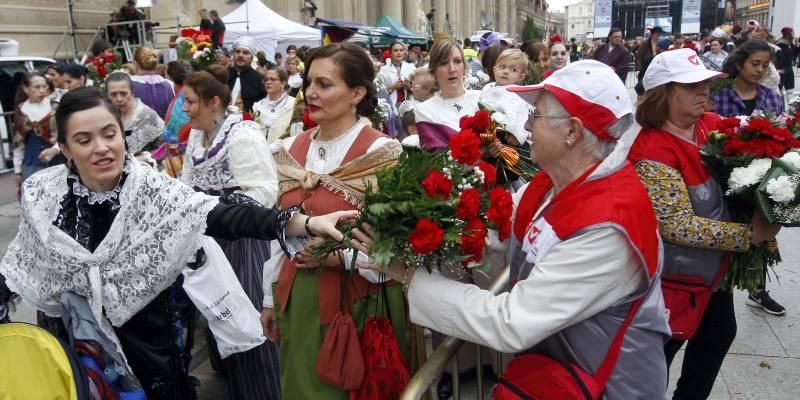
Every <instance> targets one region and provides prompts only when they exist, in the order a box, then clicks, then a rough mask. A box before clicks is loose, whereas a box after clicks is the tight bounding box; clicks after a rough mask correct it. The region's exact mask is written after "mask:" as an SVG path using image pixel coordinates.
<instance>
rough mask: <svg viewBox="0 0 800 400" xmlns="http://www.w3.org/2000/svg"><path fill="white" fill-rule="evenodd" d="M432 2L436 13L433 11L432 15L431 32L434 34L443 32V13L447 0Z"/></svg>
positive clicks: (445, 9)
mask: <svg viewBox="0 0 800 400" xmlns="http://www.w3.org/2000/svg"><path fill="white" fill-rule="evenodd" d="M432 3H433V6H434V7H436V13H434V17H433V21H434V27H433V29H434V31H433V34H434V35H435V34H436V32H444V28H445V26H444V23H445V20H444V14H445V13H446V12H447V0H433V1H432Z"/></svg>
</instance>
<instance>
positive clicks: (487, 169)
mask: <svg viewBox="0 0 800 400" xmlns="http://www.w3.org/2000/svg"><path fill="white" fill-rule="evenodd" d="M478 168H480V169H481V171H483V188H484V189H490V188H493V187H494V185H495V184H497V168H495V167H494V165H492V164H489V163H487V162H486V161H481V162H479V163H478Z"/></svg>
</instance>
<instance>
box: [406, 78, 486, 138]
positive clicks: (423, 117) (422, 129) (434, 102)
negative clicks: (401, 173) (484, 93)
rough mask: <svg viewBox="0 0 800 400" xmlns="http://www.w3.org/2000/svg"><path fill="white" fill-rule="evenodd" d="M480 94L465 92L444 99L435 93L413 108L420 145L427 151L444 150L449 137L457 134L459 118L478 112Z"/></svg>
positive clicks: (438, 93)
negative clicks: (458, 95)
mask: <svg viewBox="0 0 800 400" xmlns="http://www.w3.org/2000/svg"><path fill="white" fill-rule="evenodd" d="M480 95H481V92H480V91H478V90H467V91H466V93H464V95H462V96H460V97H455V98H452V99H445V98H443V97H442V96H441V93H440V92H436V94H434V95H433V97H431V98H430V99H428V100H425V101H424V102H422V103H421V104H418V105H417V106H416V107H415V108H414V117H415V121H416V124H417V134H418V135H419V141H420V144H421V145H422V147H423V148H424V149H427V150H431V151H433V150H438V149H442V148H446V147H447V146H448V144H449V142H450V136H452V135H455V134H456V133H458V131H459V130H460V129H459V121H460V120H461V117H463V116H467V115H472V114H475V113H476V112H478V101H479V98H480Z"/></svg>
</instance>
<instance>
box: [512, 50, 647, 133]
mask: <svg viewBox="0 0 800 400" xmlns="http://www.w3.org/2000/svg"><path fill="white" fill-rule="evenodd" d="M508 90H509V91H511V92H515V93H517V94H518V95H519V96H520V97H522V98H523V99H524V100H525V101H527V102H528V103H530V104H533V103H534V102H535V101H536V98H537V97H538V96H539V93H541V92H542V90H546V91H547V92H548V93H550V94H552V95H553V96H554V97H555V98H556V99H557V100H558V101H559V102H560V103H561V105H562V106H564V108H565V109H566V110H567V112H568V113H569V114H570V115H572V116H573V117H577V118H579V119H580V120H581V121H582V122H583V126H585V127H586V128H587V129H588V130H590V131H591V132H592V133H594V134H595V136H597V138H598V139H600V140H603V141H615V140H617V138H614V137H612V136H611V135H610V134H609V133H608V131H607V129H608V127H609V126H611V124H613V123H614V122H616V121H617V120H618V119H621V118H622V117H624V116H625V115H632V114H633V103H631V98H630V96H629V95H628V90H627V89H626V88H625V85H624V84H623V83H622V81H621V80H620V79H619V77H618V76H617V75H616V74H615V73H614V70H613V69H611V68H610V67H609V66H608V65H605V64H603V63H601V62H599V61H595V60H583V61H578V62H574V63H571V64H569V65H567V66H566V67H564V68H561V69H559V70H557V71H555V72H554V73H553V74H552V75H550V76H549V77H547V79H545V80H544V81H542V83H540V84H538V85H531V86H512V87H510V88H508Z"/></svg>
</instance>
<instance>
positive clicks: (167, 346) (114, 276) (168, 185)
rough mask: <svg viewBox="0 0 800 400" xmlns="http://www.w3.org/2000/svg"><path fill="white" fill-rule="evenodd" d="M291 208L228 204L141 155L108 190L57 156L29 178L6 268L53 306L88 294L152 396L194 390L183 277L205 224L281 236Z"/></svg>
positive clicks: (208, 228)
mask: <svg viewBox="0 0 800 400" xmlns="http://www.w3.org/2000/svg"><path fill="white" fill-rule="evenodd" d="M295 211H296V209H295ZM289 218H291V215H287V213H286V212H279V211H277V210H274V209H266V208H262V207H251V206H243V205H228V204H223V203H221V202H220V201H219V199H218V198H216V197H211V196H207V195H204V194H202V193H197V192H195V191H193V190H191V188H189V187H187V186H186V185H184V184H182V183H180V182H178V181H176V180H174V179H172V178H169V177H167V176H166V175H164V174H161V173H158V172H157V171H155V170H153V169H151V168H148V167H146V166H143V165H141V164H140V163H139V162H136V161H134V160H133V159H132V158H129V159H127V160H126V161H125V167H124V170H123V174H122V176H121V178H120V181H119V183H118V185H117V187H115V188H114V189H113V190H110V191H108V192H102V193H100V192H90V191H89V190H88V189H87V188H86V187H85V186H83V184H81V182H80V178H79V177H78V176H77V175H76V174H75V173H74V172H72V171H70V170H68V169H67V168H66V166H56V167H51V168H48V169H46V170H44V171H42V172H41V173H39V174H36V175H35V176H33V177H32V178H30V179H29V180H28V181H26V182H25V183H24V184H23V197H22V215H21V222H20V228H19V232H18V233H17V236H16V237H15V239H14V241H13V242H12V243H11V244H10V245H9V247H8V251H7V252H6V254H5V256H4V257H3V259H2V261H0V274H1V275H2V276H4V277H5V282H6V284H7V285H8V287H9V288H10V289H11V290H12V291H13V292H15V293H17V294H19V295H20V296H21V297H22V298H23V300H25V301H26V302H27V303H28V304H31V305H32V306H33V307H35V308H36V309H38V310H41V311H44V312H45V313H46V314H48V315H50V316H54V317H58V316H60V315H62V313H63V312H64V310H63V308H62V306H61V303H60V302H59V299H60V298H61V296H62V295H63V294H65V293H66V292H72V293H74V294H76V295H79V296H83V297H85V298H86V300H87V301H88V304H89V305H90V308H91V312H92V314H93V316H94V318H95V319H96V321H98V322H99V323H100V328H101V329H102V331H103V333H104V334H105V335H106V336H107V337H109V338H110V339H111V340H112V341H113V342H114V343H115V344H116V345H117V346H118V347H117V349H118V350H119V349H121V352H122V353H124V354H125V356H126V357H127V359H126V360H125V362H127V363H128V364H129V365H130V369H131V370H132V371H133V373H134V374H135V375H136V377H138V378H139V381H140V382H141V383H142V385H143V387H144V389H145V392H146V394H147V398H148V399H151V400H152V399H155V400H161V399H163V400H185V399H188V400H192V399H195V398H196V394H195V393H194V385H193V384H192V382H191V381H190V380H189V379H188V375H187V372H188V364H189V359H188V358H186V356H188V355H189V353H188V351H186V349H183V348H182V347H181V346H182V344H181V343H182V338H181V337H180V335H181V333H180V322H181V320H183V321H184V322H185V321H186V320H191V313H189V316H186V315H185V314H183V313H185V312H186V311H187V308H188V309H189V311H190V310H191V305H189V306H188V307H186V305H185V304H183V302H182V300H181V297H182V295H181V290H180V284H175V282H176V278H178V277H179V275H180V273H181V271H182V270H183V269H184V268H186V266H187V263H189V262H193V261H195V260H196V254H197V251H198V250H199V249H200V247H201V244H200V237H201V235H203V233H204V232H205V234H207V235H211V236H219V237H256V238H261V239H267V240H269V239H276V238H278V236H281V235H282V231H283V226H284V225H285V223H286V221H288V219H289ZM278 239H279V240H280V238H278ZM2 281H3V280H2V279H0V282H2ZM63 339H66V338H63ZM119 368H120V367H119V366H118V367H117V369H118V370H119Z"/></svg>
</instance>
